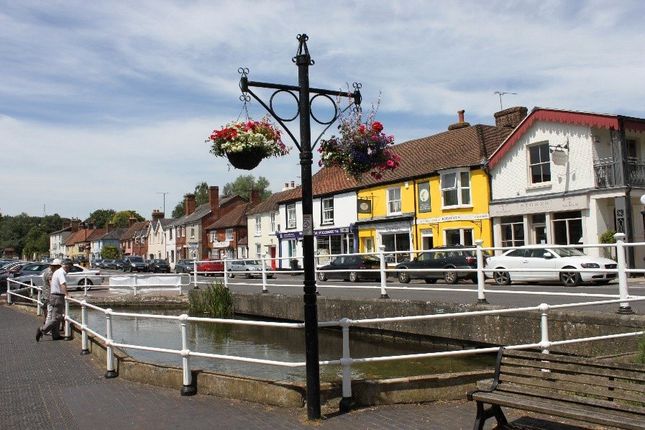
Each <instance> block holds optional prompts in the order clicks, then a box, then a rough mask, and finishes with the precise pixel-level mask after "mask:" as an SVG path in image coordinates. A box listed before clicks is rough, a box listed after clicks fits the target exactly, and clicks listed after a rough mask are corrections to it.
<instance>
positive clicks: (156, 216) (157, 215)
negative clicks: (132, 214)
mask: <svg viewBox="0 0 645 430" xmlns="http://www.w3.org/2000/svg"><path fill="white" fill-rule="evenodd" d="M164 217H165V214H164V213H163V212H161V211H160V210H159V209H154V210H153V211H152V221H158V220H160V219H164Z"/></svg>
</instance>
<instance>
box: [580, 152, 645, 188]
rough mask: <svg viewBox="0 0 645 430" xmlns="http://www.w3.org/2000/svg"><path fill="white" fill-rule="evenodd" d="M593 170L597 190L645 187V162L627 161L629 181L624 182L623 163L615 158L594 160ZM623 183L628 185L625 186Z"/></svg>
mask: <svg viewBox="0 0 645 430" xmlns="http://www.w3.org/2000/svg"><path fill="white" fill-rule="evenodd" d="M593 168H594V174H595V178H596V187H597V188H611V187H617V186H618V187H619V186H622V185H630V186H645V161H641V160H637V159H629V160H628V161H627V181H623V180H622V176H623V171H622V166H621V163H620V162H617V161H615V160H614V159H613V158H601V159H598V160H594V163H593ZM623 182H626V183H625V184H623Z"/></svg>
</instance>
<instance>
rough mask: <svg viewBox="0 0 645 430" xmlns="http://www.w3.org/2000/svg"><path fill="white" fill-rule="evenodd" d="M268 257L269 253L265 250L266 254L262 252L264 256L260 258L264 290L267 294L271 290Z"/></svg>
mask: <svg viewBox="0 0 645 430" xmlns="http://www.w3.org/2000/svg"><path fill="white" fill-rule="evenodd" d="M266 258H267V254H266V252H265V253H264V254H262V258H261V259H260V262H261V263H262V292H263V293H265V294H266V293H268V292H269V290H267V268H266Z"/></svg>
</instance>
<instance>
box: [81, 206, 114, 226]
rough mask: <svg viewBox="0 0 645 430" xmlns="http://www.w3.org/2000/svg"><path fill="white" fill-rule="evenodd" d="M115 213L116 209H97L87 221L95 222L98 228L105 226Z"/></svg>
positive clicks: (88, 222) (89, 222)
mask: <svg viewBox="0 0 645 430" xmlns="http://www.w3.org/2000/svg"><path fill="white" fill-rule="evenodd" d="M114 214H116V211H115V210H114V209H97V210H95V211H94V212H92V213H91V214H90V217H89V218H88V219H87V220H85V222H86V223H87V224H93V225H95V226H96V227H97V228H105V227H107V224H108V223H109V222H110V220H111V219H112V217H113V216H114Z"/></svg>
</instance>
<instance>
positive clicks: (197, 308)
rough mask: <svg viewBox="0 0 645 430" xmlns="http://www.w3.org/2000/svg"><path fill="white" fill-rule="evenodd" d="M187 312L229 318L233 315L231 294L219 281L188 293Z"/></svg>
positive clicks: (193, 314) (195, 314) (194, 314)
mask: <svg viewBox="0 0 645 430" xmlns="http://www.w3.org/2000/svg"><path fill="white" fill-rule="evenodd" d="M188 302H189V313H190V315H192V316H201V317H203V316H206V317H210V318H230V317H232V316H233V295H232V294H231V292H230V291H229V289H228V288H226V287H225V286H224V285H223V284H222V282H221V281H215V282H213V284H212V285H210V286H208V287H206V288H204V289H198V290H191V291H190V292H189V293H188Z"/></svg>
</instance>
